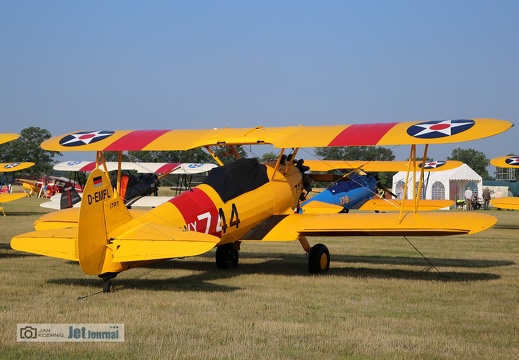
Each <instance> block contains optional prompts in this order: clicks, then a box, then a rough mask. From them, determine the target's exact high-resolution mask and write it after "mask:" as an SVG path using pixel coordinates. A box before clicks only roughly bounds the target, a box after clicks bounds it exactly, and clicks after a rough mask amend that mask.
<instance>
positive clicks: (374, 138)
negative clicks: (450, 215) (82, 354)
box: [41, 118, 513, 151]
mask: <svg viewBox="0 0 519 360" xmlns="http://www.w3.org/2000/svg"><path fill="white" fill-rule="evenodd" d="M512 126H513V124H512V123H511V122H509V121H506V120H498V119H491V118H478V119H459V120H437V121H414V122H400V123H397V122H394V123H377V124H360V125H330V126H324V125H322V126H286V127H260V126H259V127H255V128H224V129H194V130H117V131H112V130H104V131H81V132H74V133H69V134H65V135H61V136H56V137H53V138H51V139H48V140H46V141H44V142H43V143H42V144H41V147H42V148H43V149H45V150H51V151H140V150H188V149H193V148H198V147H202V146H212V145H247V144H272V145H274V147H276V148H299V147H328V146H363V145H366V146H370V145H378V146H384V145H418V144H445V143H454V142H463V141H469V140H475V139H480V138H484V137H488V136H493V135H496V134H499V133H501V132H503V131H505V130H508V129H509V128H510V127H512Z"/></svg>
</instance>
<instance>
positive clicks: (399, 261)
mask: <svg viewBox="0 0 519 360" xmlns="http://www.w3.org/2000/svg"><path fill="white" fill-rule="evenodd" d="M192 259H196V260H192ZM241 260H242V262H241V264H240V265H239V266H238V268H237V269H233V270H221V269H217V267H216V264H215V262H214V254H211V253H208V254H204V255H201V256H199V257H197V258H190V259H178V260H167V261H163V262H159V263H155V264H152V265H147V266H143V267H141V268H135V269H133V270H131V273H130V272H124V273H123V274H124V275H123V276H121V275H120V277H117V278H115V279H113V280H112V283H113V284H114V286H115V290H123V289H142V290H155V291H192V292H233V291H236V290H239V289H240V287H236V286H229V285H221V284H216V283H214V281H218V280H223V279H232V278H234V277H239V276H243V275H251V274H260V275H276V276H288V277H289V276H313V275H311V274H309V273H308V265H307V259H306V256H305V255H304V254H274V253H262V254H248V255H247V256H242V258H241ZM258 260H260V262H257V261H258ZM331 260H332V263H331V266H330V271H329V272H328V274H330V275H333V276H343V277H354V278H368V279H369V278H373V279H404V280H410V281H412V280H425V281H446V282H467V281H489V280H496V279H500V278H501V276H499V275H497V274H492V273H488V272H462V271H443V269H442V267H456V268H465V269H480V268H491V267H500V266H510V265H513V264H514V263H513V262H511V261H490V260H476V259H475V260H471V259H468V260H467V259H443V258H429V261H431V263H432V264H433V265H434V266H435V267H438V268H439V272H438V271H436V269H434V268H433V267H431V266H430V265H429V263H427V262H426V261H425V260H424V259H422V258H415V257H387V256H384V257H383V256H348V255H335V256H334V255H333V254H332V255H331ZM250 261H255V262H254V263H250ZM334 263H351V264H352V266H348V267H334ZM359 263H364V264H374V265H390V266H415V267H421V268H420V269H398V268H392V269H387V268H384V269H381V268H370V267H365V266H364V267H355V266H353V264H359ZM67 264H70V265H74V266H78V264H77V263H76V262H72V261H68V262H67ZM159 269H160V270H171V271H172V276H171V277H168V278H165V279H164V278H163V279H154V278H153V277H154V274H153V271H154V270H159ZM139 270H140V272H139ZM174 270H179V271H186V270H187V271H193V272H196V274H190V275H186V276H175V271H174ZM162 274H164V273H162ZM132 275H133V277H132ZM324 276H326V275H324ZM48 283H51V284H70V285H75V286H87V287H94V288H98V289H101V288H102V286H103V281H102V280H101V279H99V278H97V277H94V276H92V278H90V279H73V278H62V279H53V280H49V281H48Z"/></svg>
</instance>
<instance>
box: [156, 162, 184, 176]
mask: <svg viewBox="0 0 519 360" xmlns="http://www.w3.org/2000/svg"><path fill="white" fill-rule="evenodd" d="M180 165H181V164H180V163H167V164H164V165H162V166H161V167H159V168H158V169H157V170H156V171H155V174H169V173H170V172H172V171H173V170H175V169H176V168H178V167H179V166H180Z"/></svg>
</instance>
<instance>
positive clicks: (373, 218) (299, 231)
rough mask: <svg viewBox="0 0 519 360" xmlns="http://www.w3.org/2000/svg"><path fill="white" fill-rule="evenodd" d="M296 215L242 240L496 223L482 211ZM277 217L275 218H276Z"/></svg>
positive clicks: (438, 232) (459, 229)
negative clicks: (401, 214) (401, 215)
mask: <svg viewBox="0 0 519 360" xmlns="http://www.w3.org/2000/svg"><path fill="white" fill-rule="evenodd" d="M399 217H400V214H399V213H396V212H395V213H379V214H375V213H373V214H368V213H354V214H352V213H348V214H325V215H317V214H293V215H288V216H285V217H278V218H277V221H272V222H271V226H270V227H266V226H264V227H261V228H260V227H257V228H255V229H253V230H252V231H251V232H249V233H248V234H247V235H246V236H245V237H244V238H242V240H263V241H290V240H296V239H297V238H298V236H299V235H306V236H402V235H414V236H442V235H460V234H473V233H477V232H479V231H483V230H485V229H488V228H489V227H491V226H492V225H494V224H495V223H496V222H497V219H496V218H495V217H494V216H491V215H487V214H481V213H475V212H470V213H455V214H452V213H446V212H426V213H425V212H422V213H420V212H418V213H412V212H408V213H404V214H403V218H402V220H401V221H399ZM273 218H274V217H273Z"/></svg>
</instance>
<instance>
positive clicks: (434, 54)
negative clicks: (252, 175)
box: [0, 0, 519, 160]
mask: <svg viewBox="0 0 519 360" xmlns="http://www.w3.org/2000/svg"><path fill="white" fill-rule="evenodd" d="M517 14H519V2H517V1H442V0H440V1H434V2H432V1H419V0H417V1H398V0H395V1H266V0H264V1H257V2H251V1H182V2H181V1H3V2H1V3H0V48H1V51H0V116H1V119H2V132H20V131H21V130H22V129H23V128H26V127H29V126H39V127H42V128H45V129H48V130H49V131H50V132H51V133H52V134H53V135H59V134H62V133H65V132H69V131H75V130H104V129H174V128H212V127H223V126H231V127H248V126H251V127H253V126H257V125H264V126H283V125H296V124H303V125H314V124H322V125H326V124H351V123H370V122H388V121H414V120H440V119H456V118H471V117H495V118H501V119H507V120H510V121H512V122H517V118H518V115H519V108H518V95H519V91H518V86H519V47H518V45H517V44H519V23H518V22H517ZM518 135H519V124H518V126H516V127H514V128H512V129H511V130H509V131H508V132H506V133H504V134H501V135H499V136H496V137H492V138H489V139H486V140H478V141H474V142H468V143H461V144H453V145H442V146H433V147H431V149H430V157H433V158H435V159H436V160H440V159H444V158H445V157H447V156H449V155H450V154H451V152H452V150H453V149H454V148H455V147H457V146H460V147H462V148H474V149H477V150H479V151H482V152H484V153H485V154H486V155H487V157H489V158H491V157H497V156H503V155H506V154H508V153H519V145H518V144H517V143H516V142H517V139H518V138H519V136H518ZM393 150H394V152H395V154H396V155H397V157H398V159H403V158H404V157H405V156H406V155H407V153H408V149H407V148H395V149H393ZM81 157H82V158H81V159H80V160H84V159H88V160H90V158H91V157H93V155H91V154H81ZM62 159H67V158H66V157H63V158H62ZM67 160H68V159H67Z"/></svg>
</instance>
